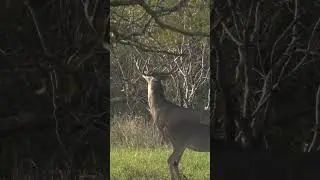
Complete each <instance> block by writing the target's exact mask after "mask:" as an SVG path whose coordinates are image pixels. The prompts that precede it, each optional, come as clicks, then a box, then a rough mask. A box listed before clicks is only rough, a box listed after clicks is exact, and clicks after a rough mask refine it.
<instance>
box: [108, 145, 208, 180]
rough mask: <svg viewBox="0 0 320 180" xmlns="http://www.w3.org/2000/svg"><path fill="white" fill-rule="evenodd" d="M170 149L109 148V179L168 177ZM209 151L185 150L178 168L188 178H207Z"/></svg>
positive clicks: (195, 179)
mask: <svg viewBox="0 0 320 180" xmlns="http://www.w3.org/2000/svg"><path fill="white" fill-rule="evenodd" d="M171 151H172V150H171V149H161V148H156V149H130V148H114V149H112V150H111V179H113V180H125V179H132V180H133V179H137V180H138V179H139V180H140V179H146V180H147V179H169V170H168V166H167V158H168V156H169V155H170V153H171ZM209 159H210V157H209V153H198V152H193V151H190V150H186V151H185V153H184V154H183V156H182V159H181V163H180V169H181V170H182V171H183V173H184V175H186V176H187V177H188V179H194V180H198V179H199V180H203V179H209V173H210V167H209Z"/></svg>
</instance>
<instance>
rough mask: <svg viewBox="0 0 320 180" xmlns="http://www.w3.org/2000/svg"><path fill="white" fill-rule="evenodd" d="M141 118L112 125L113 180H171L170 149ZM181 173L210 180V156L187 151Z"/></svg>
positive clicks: (122, 119)
mask: <svg viewBox="0 0 320 180" xmlns="http://www.w3.org/2000/svg"><path fill="white" fill-rule="evenodd" d="M144 122H145V121H144V119H143V118H142V117H131V116H127V117H125V116H122V117H114V118H113V121H112V123H111V132H110V138H111V139H110V140H111V154H110V158H111V162H110V163H111V169H110V171H111V179H112V180H134V179H136V180H149V179H150V180H152V179H154V180H155V179H156V180H164V179H169V168H168V165H167V159H168V157H169V155H170V154H171V152H172V149H171V146H170V145H168V144H163V143H161V136H160V135H159V133H158V131H157V129H156V128H155V127H153V126H152V125H150V124H148V123H144ZM179 167H180V169H181V170H182V172H183V174H184V175H185V176H187V178H188V179H190V180H205V179H209V174H210V153H200V152H194V151H190V150H186V151H185V152H184V154H183V156H182V159H181V162H180V166H179Z"/></svg>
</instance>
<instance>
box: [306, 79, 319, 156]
mask: <svg viewBox="0 0 320 180" xmlns="http://www.w3.org/2000/svg"><path fill="white" fill-rule="evenodd" d="M319 98H320V85H319V86H318V90H317V95H316V108H315V121H316V122H315V124H314V128H313V130H314V133H313V138H312V142H311V144H310V146H309V149H308V152H310V151H311V150H312V149H313V148H314V146H315V143H316V142H317V139H318V137H319Z"/></svg>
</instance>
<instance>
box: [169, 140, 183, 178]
mask: <svg viewBox="0 0 320 180" xmlns="http://www.w3.org/2000/svg"><path fill="white" fill-rule="evenodd" d="M185 149H186V148H185V147H184V146H179V147H174V148H173V152H172V154H171V155H170V157H169V159H168V165H169V170H170V174H171V179H172V180H173V179H174V177H175V175H176V176H177V177H178V179H182V177H184V175H183V174H182V173H180V171H179V163H180V160H181V156H182V154H183V152H184V150H185Z"/></svg>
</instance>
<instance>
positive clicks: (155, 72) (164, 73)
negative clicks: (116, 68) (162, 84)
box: [134, 60, 177, 76]
mask: <svg viewBox="0 0 320 180" xmlns="http://www.w3.org/2000/svg"><path fill="white" fill-rule="evenodd" d="M134 61H135V62H136V63H135V65H136V67H137V70H138V72H139V73H140V74H142V75H145V76H168V75H170V74H172V73H173V72H174V71H175V70H176V69H177V64H174V67H173V68H171V69H170V70H169V72H157V71H154V70H155V69H154V70H153V71H150V72H149V71H148V70H147V65H148V64H149V63H148V62H149V60H147V61H146V62H145V63H144V65H143V67H142V68H143V69H142V70H141V69H140V64H139V62H138V61H137V60H134ZM145 70H147V71H148V72H147V73H145Z"/></svg>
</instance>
